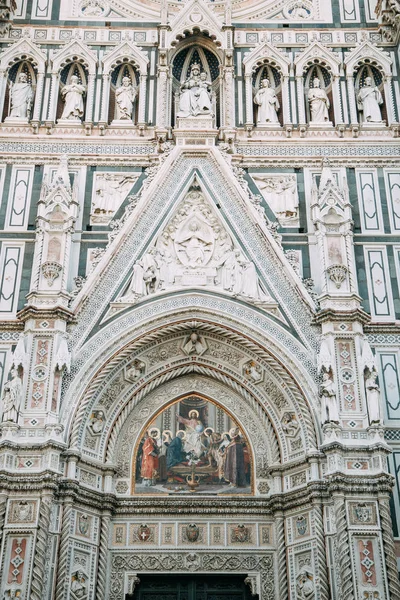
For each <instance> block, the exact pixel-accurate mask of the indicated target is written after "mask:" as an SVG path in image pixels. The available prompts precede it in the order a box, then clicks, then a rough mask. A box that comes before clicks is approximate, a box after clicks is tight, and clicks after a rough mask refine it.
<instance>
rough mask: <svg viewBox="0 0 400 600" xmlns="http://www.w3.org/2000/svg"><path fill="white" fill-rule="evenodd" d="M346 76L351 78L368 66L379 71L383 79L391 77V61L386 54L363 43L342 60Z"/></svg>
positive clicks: (368, 42) (372, 45)
mask: <svg viewBox="0 0 400 600" xmlns="http://www.w3.org/2000/svg"><path fill="white" fill-rule="evenodd" d="M344 64H345V65H346V74H347V75H348V76H351V75H353V74H354V72H356V71H357V70H358V69H359V68H360V67H361V66H363V65H366V64H368V65H370V66H373V67H376V68H377V69H379V70H380V71H381V72H382V74H383V75H384V76H385V77H391V75H392V59H391V58H390V56H389V54H388V53H387V52H384V51H383V50H380V49H379V48H377V47H376V46H374V44H371V42H370V41H368V40H367V41H365V42H363V43H362V44H360V46H357V47H356V48H354V50H353V51H352V52H349V53H348V54H347V56H346V58H345V59H344Z"/></svg>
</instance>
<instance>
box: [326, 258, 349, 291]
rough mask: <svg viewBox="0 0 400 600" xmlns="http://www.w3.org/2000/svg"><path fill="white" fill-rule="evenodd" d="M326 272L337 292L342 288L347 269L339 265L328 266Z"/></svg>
mask: <svg viewBox="0 0 400 600" xmlns="http://www.w3.org/2000/svg"><path fill="white" fill-rule="evenodd" d="M326 272H327V273H328V277H329V279H330V280H331V281H333V283H334V284H335V286H336V287H337V289H338V290H339V289H340V288H341V286H342V283H343V281H345V280H346V277H347V267H345V265H339V264H335V265H330V266H329V267H328V268H327V269H326Z"/></svg>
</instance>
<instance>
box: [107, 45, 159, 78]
mask: <svg viewBox="0 0 400 600" xmlns="http://www.w3.org/2000/svg"><path fill="white" fill-rule="evenodd" d="M125 61H128V62H132V63H133V64H134V66H135V67H137V68H138V70H139V72H140V73H141V75H146V73H147V68H148V64H149V59H148V57H147V56H146V55H145V54H144V52H142V51H141V50H140V48H138V47H137V46H136V45H135V44H134V43H133V42H130V41H128V42H123V43H122V44H121V45H120V46H117V47H116V48H114V49H113V50H112V51H111V52H108V53H107V54H105V55H104V58H103V61H102V62H103V73H104V74H107V73H110V71H112V70H113V69H115V68H116V67H117V66H118V65H120V64H122V63H124V62H125Z"/></svg>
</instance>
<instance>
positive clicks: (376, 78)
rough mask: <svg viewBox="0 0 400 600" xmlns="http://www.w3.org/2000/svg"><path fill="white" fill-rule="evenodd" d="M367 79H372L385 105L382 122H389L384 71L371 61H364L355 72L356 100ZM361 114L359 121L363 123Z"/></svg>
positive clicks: (382, 109)
mask: <svg viewBox="0 0 400 600" xmlns="http://www.w3.org/2000/svg"><path fill="white" fill-rule="evenodd" d="M367 77H370V78H371V79H372V81H373V84H374V86H376V87H377V88H378V90H379V91H380V93H381V95H382V99H383V104H382V105H381V107H380V108H381V115H382V121H384V122H386V123H387V122H388V119H387V109H386V97H385V88H384V85H383V84H384V77H385V75H384V73H383V70H382V69H380V68H379V67H378V66H377V65H375V64H372V63H371V62H370V61H368V60H366V61H363V62H362V63H361V64H360V65H359V67H358V69H357V70H356V71H355V72H354V89H355V95H356V98H357V96H358V94H359V91H360V89H361V88H362V87H363V86H364V83H365V80H366V79H367ZM358 114H359V119H360V121H362V117H361V112H359V113H358Z"/></svg>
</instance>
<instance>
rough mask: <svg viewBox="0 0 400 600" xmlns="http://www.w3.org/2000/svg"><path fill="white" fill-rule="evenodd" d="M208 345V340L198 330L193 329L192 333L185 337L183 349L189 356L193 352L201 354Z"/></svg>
mask: <svg viewBox="0 0 400 600" xmlns="http://www.w3.org/2000/svg"><path fill="white" fill-rule="evenodd" d="M207 347H208V346H207V342H206V341H205V339H204V337H203V336H201V335H199V334H198V333H197V332H196V331H192V333H191V334H190V335H189V336H188V337H187V338H185V340H184V342H183V345H182V350H183V352H184V353H185V354H187V355H188V356H190V355H191V354H197V355H198V356H201V355H202V354H204V352H205V351H206V350H207Z"/></svg>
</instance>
